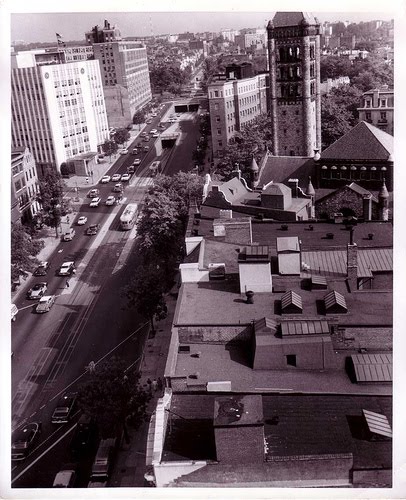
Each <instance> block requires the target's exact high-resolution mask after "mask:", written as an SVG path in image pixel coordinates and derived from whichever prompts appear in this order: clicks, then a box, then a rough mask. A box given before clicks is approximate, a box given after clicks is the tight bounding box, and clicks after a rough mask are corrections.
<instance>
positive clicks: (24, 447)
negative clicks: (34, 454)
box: [11, 422, 41, 460]
mask: <svg viewBox="0 0 406 500" xmlns="http://www.w3.org/2000/svg"><path fill="white" fill-rule="evenodd" d="M40 433H41V424H40V423H39V422H31V423H29V424H25V425H24V427H21V428H20V429H17V430H15V431H14V432H13V435H12V438H11V460H24V458H27V456H28V455H29V454H30V452H31V450H32V448H33V446H34V444H35V441H36V440H37V439H38V437H39V435H40Z"/></svg>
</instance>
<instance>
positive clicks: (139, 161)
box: [133, 158, 141, 167]
mask: <svg viewBox="0 0 406 500" xmlns="http://www.w3.org/2000/svg"><path fill="white" fill-rule="evenodd" d="M133 165H135V166H136V167H138V165H141V160H140V159H139V158H136V159H135V160H134V161H133Z"/></svg>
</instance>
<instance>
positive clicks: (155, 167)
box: [149, 160, 161, 177]
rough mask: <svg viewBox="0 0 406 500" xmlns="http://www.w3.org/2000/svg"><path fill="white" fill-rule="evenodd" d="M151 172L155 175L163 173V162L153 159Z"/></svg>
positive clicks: (150, 167)
mask: <svg viewBox="0 0 406 500" xmlns="http://www.w3.org/2000/svg"><path fill="white" fill-rule="evenodd" d="M149 173H150V175H152V176H153V177H154V176H155V175H157V174H160V173H161V162H160V161H159V160H156V161H153V162H152V163H151V165H150V166H149Z"/></svg>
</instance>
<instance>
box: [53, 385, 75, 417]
mask: <svg viewBox="0 0 406 500" xmlns="http://www.w3.org/2000/svg"><path fill="white" fill-rule="evenodd" d="M76 397H77V394H76V393H75V392H72V393H68V392H66V393H65V394H64V395H63V396H62V397H60V398H59V401H58V403H57V405H56V408H55V410H54V412H53V413H52V417H51V422H52V423H53V424H66V423H67V422H69V420H70V419H71V418H72V415H73V413H74V410H75V406H76Z"/></svg>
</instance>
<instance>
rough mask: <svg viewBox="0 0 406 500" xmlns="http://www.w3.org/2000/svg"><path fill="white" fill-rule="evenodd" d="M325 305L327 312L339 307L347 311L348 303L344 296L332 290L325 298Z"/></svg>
mask: <svg viewBox="0 0 406 500" xmlns="http://www.w3.org/2000/svg"><path fill="white" fill-rule="evenodd" d="M324 304H325V306H326V311H328V310H329V309H330V308H332V307H336V306H339V307H341V308H342V309H345V310H347V303H346V301H345V298H344V295H342V294H341V293H339V292H336V291H335V290H332V291H331V292H329V293H328V294H327V295H326V296H325V297H324Z"/></svg>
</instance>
